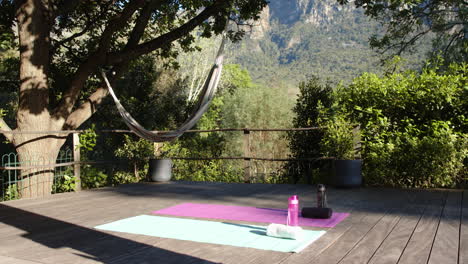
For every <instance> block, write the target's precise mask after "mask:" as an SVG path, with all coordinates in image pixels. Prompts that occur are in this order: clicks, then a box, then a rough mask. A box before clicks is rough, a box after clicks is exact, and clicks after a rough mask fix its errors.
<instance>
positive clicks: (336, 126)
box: [317, 102, 357, 160]
mask: <svg viewBox="0 0 468 264" xmlns="http://www.w3.org/2000/svg"><path fill="white" fill-rule="evenodd" d="M337 109H338V110H337ZM317 110H318V111H319V116H318V118H317V123H318V124H319V126H320V127H321V128H322V129H323V130H322V131H323V136H322V138H321V140H320V152H321V153H322V155H324V156H325V157H334V158H336V159H339V160H344V159H347V160H350V159H354V157H355V151H354V142H355V140H356V137H357V136H356V135H354V134H353V127H354V126H353V125H352V123H351V122H350V120H349V119H348V117H347V115H346V113H345V111H344V109H340V107H338V106H337V105H336V104H334V105H332V106H331V107H330V108H328V109H325V108H324V107H323V106H322V105H321V103H320V102H319V104H318V106H317Z"/></svg>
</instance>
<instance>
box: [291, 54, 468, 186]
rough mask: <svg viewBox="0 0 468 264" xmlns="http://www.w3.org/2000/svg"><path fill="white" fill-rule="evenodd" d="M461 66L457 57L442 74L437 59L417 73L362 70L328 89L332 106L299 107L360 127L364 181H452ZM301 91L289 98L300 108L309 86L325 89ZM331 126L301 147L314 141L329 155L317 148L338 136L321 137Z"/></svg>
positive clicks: (459, 162)
mask: <svg viewBox="0 0 468 264" xmlns="http://www.w3.org/2000/svg"><path fill="white" fill-rule="evenodd" d="M467 72H468V65H467V64H464V63H463V64H458V65H456V64H455V65H451V66H450V67H449V68H448V69H447V70H445V71H444V72H441V71H439V69H438V68H437V65H430V66H428V67H426V68H425V69H424V70H423V71H422V72H420V73H418V72H414V71H406V72H398V73H392V74H387V75H385V76H378V75H376V74H372V73H365V74H363V75H361V76H360V77H358V78H356V79H354V81H353V82H352V83H351V84H350V85H348V86H337V87H335V89H334V90H333V91H330V95H331V98H333V100H332V101H333V103H332V104H330V103H329V102H328V103H327V105H325V106H324V105H323V104H321V103H320V102H318V101H313V100H311V101H310V103H311V104H309V105H307V106H306V107H307V108H308V109H315V111H316V112H320V111H322V112H324V113H326V114H327V115H326V117H327V118H328V119H329V120H335V121H336V120H337V118H338V117H339V118H341V119H343V120H346V121H347V122H350V123H357V124H360V125H361V139H362V150H361V156H362V159H363V177H364V182H365V184H367V185H373V186H400V187H423V188H427V187H459V186H462V185H463V184H466V181H467V169H466V165H467V160H468V119H467V116H466V115H467V113H468V99H467V98H468V86H467V84H466V81H467ZM314 83H317V82H316V80H314ZM306 88H307V87H306ZM303 90H304V89H301V93H302V94H301V95H300V96H299V100H298V103H297V105H298V106H301V107H304V106H303V104H304V101H303V98H304V96H305V95H308V94H310V93H311V91H313V93H312V94H315V95H318V93H317V91H324V90H327V91H329V89H325V88H324V87H322V88H321V89H318V88H317V87H312V86H310V87H309V90H311V91H303ZM321 96H322V97H323V95H321ZM306 97H308V96H306ZM325 98H326V97H325ZM337 109H338V110H339V111H337ZM296 114H297V115H298V116H297V117H296V118H297V119H306V118H307V116H306V115H303V114H302V113H301V112H298V111H296ZM309 114H310V113H309ZM334 115H336V116H334ZM310 116H313V117H314V120H312V121H310V122H311V123H317V122H318V123H320V116H317V115H316V114H311V115H309V117H310ZM344 118H345V119H344ZM341 119H339V120H341ZM338 123H339V122H333V123H331V124H332V125H337V124H338ZM335 130H336V129H335ZM337 131H338V132H339V133H341V134H340V135H342V134H343V131H341V130H337ZM337 131H333V130H330V131H329V132H328V133H325V135H324V136H322V138H321V139H320V143H319V144H316V146H308V148H320V146H322V149H321V151H322V153H321V154H322V155H326V154H327V153H328V152H330V153H332V151H330V149H328V150H327V151H328V152H327V153H325V152H326V151H325V149H323V146H324V145H327V144H326V143H327V142H328V143H329V142H331V141H330V139H334V138H338V136H340V135H336V136H334V135H328V134H330V133H331V134H333V133H335V132H336V133H338V132H337ZM349 133H350V134H351V131H349ZM327 135H328V136H327ZM327 140H328V141H327ZM314 141H317V138H315V139H314ZM309 142H310V140H309ZM293 143H294V144H293V145H294V146H301V144H299V143H298V142H293ZM336 144H338V143H336ZM336 144H335V145H336ZM331 145H333V144H328V146H331ZM339 148H340V146H336V149H337V150H339ZM297 152H298V153H300V151H297Z"/></svg>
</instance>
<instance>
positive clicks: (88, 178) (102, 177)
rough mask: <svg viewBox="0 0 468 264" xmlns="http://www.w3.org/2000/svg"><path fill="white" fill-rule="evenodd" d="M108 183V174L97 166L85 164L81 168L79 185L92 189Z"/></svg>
mask: <svg viewBox="0 0 468 264" xmlns="http://www.w3.org/2000/svg"><path fill="white" fill-rule="evenodd" d="M107 184H108V176H107V174H105V173H104V172H103V171H101V170H99V169H98V168H95V167H92V166H90V165H85V166H83V167H82V168H81V187H83V188H84V189H93V188H99V187H104V186H106V185H107Z"/></svg>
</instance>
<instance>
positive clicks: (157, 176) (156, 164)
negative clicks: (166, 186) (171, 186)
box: [148, 159, 172, 182]
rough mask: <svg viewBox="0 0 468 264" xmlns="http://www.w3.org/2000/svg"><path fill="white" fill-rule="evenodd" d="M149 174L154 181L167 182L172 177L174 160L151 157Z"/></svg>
mask: <svg viewBox="0 0 468 264" xmlns="http://www.w3.org/2000/svg"><path fill="white" fill-rule="evenodd" d="M148 176H149V178H150V179H151V180H152V181H154V182H167V181H170V180H171V178H172V160H170V159H150V160H149V169H148Z"/></svg>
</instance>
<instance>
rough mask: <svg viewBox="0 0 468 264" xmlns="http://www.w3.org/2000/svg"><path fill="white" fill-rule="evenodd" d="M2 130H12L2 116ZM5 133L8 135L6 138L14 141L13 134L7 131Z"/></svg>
mask: <svg viewBox="0 0 468 264" xmlns="http://www.w3.org/2000/svg"><path fill="white" fill-rule="evenodd" d="M0 130H4V131H12V130H11V128H10V127H9V126H8V124H7V123H6V122H5V120H3V118H1V117H0ZM3 135H4V136H5V137H6V139H8V141H13V135H12V134H8V133H5V134H3Z"/></svg>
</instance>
